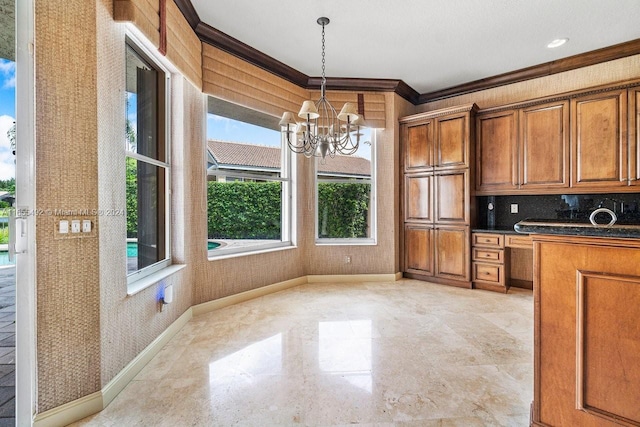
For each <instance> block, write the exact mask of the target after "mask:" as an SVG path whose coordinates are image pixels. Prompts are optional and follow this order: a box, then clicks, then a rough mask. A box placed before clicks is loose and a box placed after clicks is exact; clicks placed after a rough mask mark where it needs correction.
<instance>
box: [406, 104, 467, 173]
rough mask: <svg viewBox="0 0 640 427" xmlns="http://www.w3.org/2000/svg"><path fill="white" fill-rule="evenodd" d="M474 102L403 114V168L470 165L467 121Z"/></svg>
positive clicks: (439, 167)
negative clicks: (430, 111)
mask: <svg viewBox="0 0 640 427" xmlns="http://www.w3.org/2000/svg"><path fill="white" fill-rule="evenodd" d="M476 109H477V107H476V106H475V104H472V105H466V106H462V107H456V108H450V109H446V110H439V111H438V113H437V114H430V113H422V114H416V115H414V116H409V117H405V118H403V119H402V120H401V121H400V123H401V125H402V141H403V144H404V147H403V151H404V172H408V173H410V172H426V171H434V170H445V169H452V168H461V167H462V168H465V167H469V165H470V162H471V158H472V152H471V149H470V141H472V139H473V135H472V132H471V129H472V127H471V126H470V125H469V121H470V120H471V117H472V114H475V111H476Z"/></svg>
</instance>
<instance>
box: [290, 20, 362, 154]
mask: <svg viewBox="0 0 640 427" xmlns="http://www.w3.org/2000/svg"><path fill="white" fill-rule="evenodd" d="M318 24H319V25H322V83H321V84H320V99H319V100H317V101H316V102H315V103H314V102H313V101H304V102H303V103H302V108H300V112H298V117H299V118H301V119H302V121H301V122H297V121H296V119H295V116H294V114H293V113H291V112H285V113H284V114H283V115H282V119H281V120H280V126H281V129H282V133H283V134H284V136H285V137H286V139H287V144H288V145H289V149H290V150H291V151H293V152H294V153H298V154H304V155H305V157H322V159H323V161H324V160H325V159H326V157H327V154H328V155H329V156H330V157H334V156H335V155H336V154H339V155H345V156H348V155H351V154H354V153H355V152H356V151H358V146H359V145H360V137H361V136H362V133H360V128H361V127H364V120H363V118H362V116H360V115H359V114H358V109H357V107H356V106H355V104H353V103H351V102H347V103H345V104H344V106H343V107H342V110H340V113H339V114H337V113H336V109H335V108H333V106H332V105H331V103H329V101H328V100H327V98H326V96H325V95H326V89H325V86H326V83H327V79H326V78H325V75H324V72H325V69H324V68H325V60H324V47H325V45H324V27H325V26H326V25H328V24H329V18H325V17H321V18H318Z"/></svg>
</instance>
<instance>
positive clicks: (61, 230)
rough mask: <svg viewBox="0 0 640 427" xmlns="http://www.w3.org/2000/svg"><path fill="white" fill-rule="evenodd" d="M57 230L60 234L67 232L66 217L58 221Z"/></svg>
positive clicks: (67, 222)
mask: <svg viewBox="0 0 640 427" xmlns="http://www.w3.org/2000/svg"><path fill="white" fill-rule="evenodd" d="M58 232H59V233H60V234H67V233H68V232H69V221H67V220H66V219H63V220H62V221H60V225H58Z"/></svg>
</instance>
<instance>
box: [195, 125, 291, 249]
mask: <svg viewBox="0 0 640 427" xmlns="http://www.w3.org/2000/svg"><path fill="white" fill-rule="evenodd" d="M206 114H207V115H208V114H214V115H215V113H210V112H206ZM223 117H226V118H228V119H230V120H235V121H240V122H243V123H248V124H252V125H254V126H261V127H264V128H265V129H271V128H269V127H266V126H262V125H255V124H253V123H249V122H248V121H244V120H241V119H240V118H233V117H227V116H223ZM205 120H206V118H205ZM205 123H206V121H205ZM271 130H273V131H275V132H278V133H280V132H279V130H275V129H271ZM207 142H208V138H205V143H204V149H205V152H206V158H208V157H209V151H208V147H207ZM243 142H244V143H247V141H243ZM293 154H294V153H292V152H291V150H289V148H288V146H287V144H286V141H285V139H284V137H283V135H282V134H281V133H280V176H279V177H273V176H264V175H260V174H256V173H252V171H251V168H247V169H244V170H246V171H247V172H242V170H243V169H239V168H238V169H233V170H229V171H223V172H214V173H211V174H210V172H209V169H207V172H206V175H205V180H206V182H207V184H208V182H209V179H208V177H209V176H210V175H214V176H223V177H230V178H246V179H252V180H260V181H268V182H273V181H275V182H280V183H281V184H282V185H281V189H280V191H281V198H280V200H281V204H280V239H281V240H280V241H279V242H269V243H264V244H256V245H253V246H248V247H240V248H224V247H219V248H216V249H215V252H214V253H213V254H212V253H211V252H209V251H207V259H208V260H209V261H216V260H222V259H227V258H235V257H240V256H246V255H255V254H258V253H265V252H273V251H279V250H286V249H293V248H295V247H296V234H295V228H296V227H295V194H296V190H295V189H296V180H295V176H296V170H297V158H296V157H294V155H293ZM207 206H208V191H207ZM205 219H206V220H207V221H208V219H209V212H208V209H207V215H206V217H205ZM206 240H207V242H208V241H209V237H208V232H207V239H206ZM212 240H216V239H212Z"/></svg>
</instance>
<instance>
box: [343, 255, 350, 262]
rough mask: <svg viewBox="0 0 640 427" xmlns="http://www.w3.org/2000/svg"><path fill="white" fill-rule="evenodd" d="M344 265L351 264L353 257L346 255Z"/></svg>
mask: <svg viewBox="0 0 640 427" xmlns="http://www.w3.org/2000/svg"><path fill="white" fill-rule="evenodd" d="M344 263H345V264H351V255H345V257H344Z"/></svg>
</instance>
